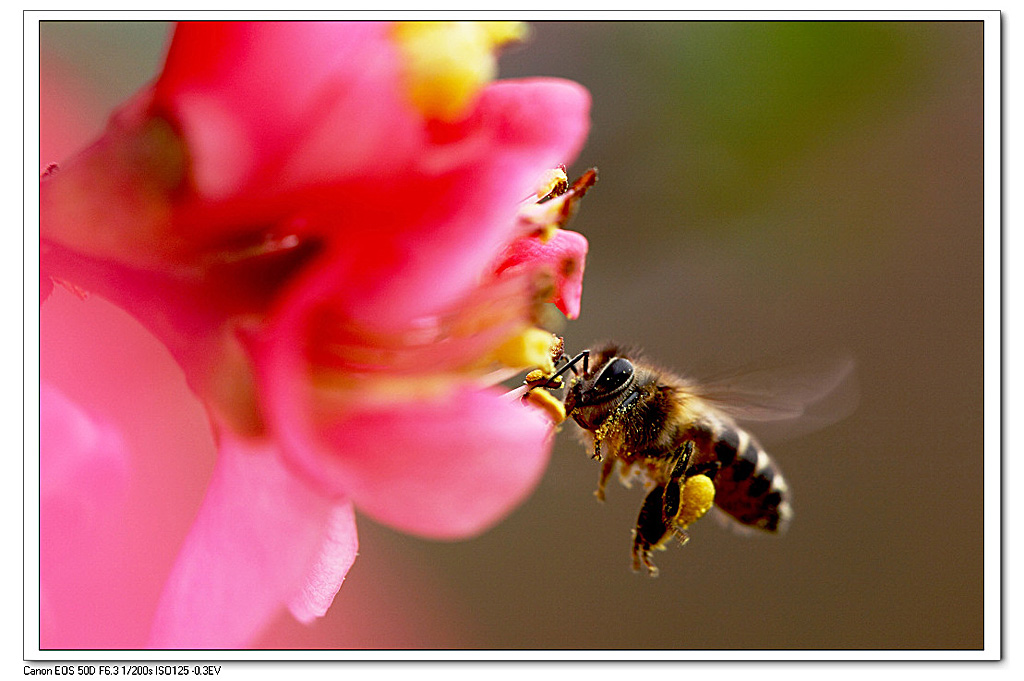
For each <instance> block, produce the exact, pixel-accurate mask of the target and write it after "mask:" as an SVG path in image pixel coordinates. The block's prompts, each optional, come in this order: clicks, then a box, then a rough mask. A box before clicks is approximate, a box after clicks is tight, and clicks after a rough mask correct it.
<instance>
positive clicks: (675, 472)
mask: <svg viewBox="0 0 1024 681" xmlns="http://www.w3.org/2000/svg"><path fill="white" fill-rule="evenodd" d="M692 457H693V441H692V440H688V441H687V442H685V443H684V444H683V446H682V447H680V448H679V449H677V450H676V451H675V452H674V453H673V454H672V458H673V459H674V460H675V463H674V464H673V465H672V473H671V474H670V475H669V478H670V479H671V480H679V479H680V478H682V477H683V476H684V475H686V470H687V469H688V468H689V467H690V459H691V458H692ZM686 477H689V476H688V475H686Z"/></svg>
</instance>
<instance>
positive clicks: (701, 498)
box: [676, 475, 715, 528]
mask: <svg viewBox="0 0 1024 681" xmlns="http://www.w3.org/2000/svg"><path fill="white" fill-rule="evenodd" d="M681 496H682V499H680V502H679V514H678V515H677V516H676V525H678V526H679V527H681V528H686V527H688V526H689V525H691V524H692V523H695V522H697V521H698V520H700V519H701V517H703V516H704V514H705V513H707V512H708V511H709V510H711V505H712V504H714V503H715V484H714V483H713V482H711V478H709V477H708V476H706V475H695V476H693V477H692V478H689V479H688V480H687V481H686V483H685V484H684V485H683V490H682V495H681Z"/></svg>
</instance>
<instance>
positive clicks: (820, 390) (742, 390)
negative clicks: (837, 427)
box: [694, 355, 858, 439]
mask: <svg viewBox="0 0 1024 681" xmlns="http://www.w3.org/2000/svg"><path fill="white" fill-rule="evenodd" d="M694 393H695V394H696V395H698V396H699V397H700V398H701V399H703V400H704V401H706V402H707V403H708V404H709V405H711V406H712V407H714V408H715V409H718V410H720V411H722V412H724V413H726V414H728V415H729V416H731V417H732V418H734V419H735V420H736V421H737V422H739V423H747V424H758V425H757V433H758V435H761V436H764V437H766V438H767V439H778V438H779V437H781V436H788V437H795V436H797V435H802V434H805V433H809V432H812V431H815V430H818V429H820V428H824V427H825V426H828V425H830V424H832V423H835V422H837V421H839V420H841V419H843V418H846V417H847V416H849V415H850V414H851V413H852V412H853V411H854V410H855V409H856V407H857V401H858V390H857V385H856V380H855V377H854V360H853V358H852V357H851V356H849V355H840V356H832V357H817V358H804V359H802V360H800V361H798V362H796V363H794V364H791V365H789V366H779V365H776V366H771V367H767V368H766V367H761V368H757V369H747V370H743V371H734V372H731V373H730V374H728V375H725V376H721V377H718V378H715V379H712V380H708V381H701V382H699V383H698V385H697V386H696V387H695V389H694Z"/></svg>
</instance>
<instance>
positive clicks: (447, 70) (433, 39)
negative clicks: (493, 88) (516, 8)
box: [392, 21, 527, 122]
mask: <svg viewBox="0 0 1024 681" xmlns="http://www.w3.org/2000/svg"><path fill="white" fill-rule="evenodd" d="M526 30H527V29H526V25H525V24H523V23H521V22H517V21H402V22H397V23H396V24H395V25H394V29H393V34H392V35H393V37H394V39H395V41H396V43H397V44H398V46H399V49H400V51H401V54H402V57H403V60H404V66H405V85H406V88H407V92H408V96H409V98H410V100H411V101H412V103H413V105H414V106H415V107H416V108H417V109H418V110H419V111H420V113H422V114H423V115H424V116H426V117H427V118H430V119H436V120H441V121H447V122H452V121H456V120H459V119H460V118H462V117H463V116H464V115H465V114H466V113H467V111H468V109H469V107H470V105H471V104H472V103H473V101H474V99H475V97H476V95H477V93H479V92H480V90H481V89H482V88H483V87H484V85H486V84H487V83H488V82H490V81H491V80H492V79H493V78H494V76H495V75H496V74H497V70H498V66H497V58H496V56H495V51H496V50H497V48H498V47H501V46H502V45H504V44H506V43H508V42H511V41H515V40H522V39H523V38H524V37H525V36H526Z"/></svg>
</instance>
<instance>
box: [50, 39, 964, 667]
mask: <svg viewBox="0 0 1024 681" xmlns="http://www.w3.org/2000/svg"><path fill="white" fill-rule="evenodd" d="M167 35H168V26H167V25H166V24H159V23H131V22H117V23H105V24H99V23H85V22H77V23H47V24H44V25H43V27H42V31H41V43H42V50H43V54H44V81H46V82H44V87H43V98H44V120H43V124H44V128H43V129H44V130H46V129H47V128H46V120H45V116H46V110H47V105H46V102H47V99H46V98H47V97H51V98H53V99H52V100H50V101H51V102H56V103H55V104H51V105H50V107H51V109H52V108H53V107H57V108H59V106H60V102H61V101H63V99H64V97H65V95H66V94H68V93H72V92H73V91H76V90H80V92H78V93H77V95H76V97H77V98H75V99H72V98H70V97H68V101H77V102H81V101H82V99H81V95H83V93H88V94H89V96H91V97H93V98H94V102H95V104H94V106H86V105H84V104H81V103H79V104H77V105H76V110H75V111H74V112H73V113H74V115H75V117H76V118H77V119H78V120H79V122H80V127H79V128H75V129H71V128H69V127H66V126H65V127H63V128H61V129H60V131H59V132H60V133H61V136H59V138H58V136H56V134H54V136H51V138H50V139H44V140H43V159H42V160H43V163H44V164H45V163H46V162H47V161H49V160H60V159H61V158H62V157H63V156H64V155H66V154H68V153H69V152H70V151H72V150H73V148H74V146H75V145H76V144H80V143H83V142H84V141H86V140H87V139H88V138H89V136H90V135H92V134H95V133H96V132H98V131H99V130H100V128H101V126H102V125H103V120H104V117H105V113H104V112H105V111H107V110H109V109H110V108H111V107H112V106H114V105H115V104H116V103H117V102H119V101H121V100H123V99H124V98H125V97H126V96H128V95H129V94H131V93H132V92H133V91H134V90H136V89H137V88H138V87H139V86H141V85H142V84H143V83H145V82H146V81H147V80H148V79H149V78H151V77H152V76H153V75H154V74H155V73H156V71H157V69H158V68H159V64H160V60H161V56H162V50H163V47H164V44H165V41H166V37H167ZM51 58H53V59H56V60H59V61H60V62H62V63H63V65H64V71H63V76H58V75H57V74H55V73H54V72H52V71H47V70H46V69H47V68H49V67H48V66H45V65H46V64H50V63H52V62H51ZM501 66H502V72H501V75H502V76H503V77H511V76H519V75H553V76H563V77H567V78H571V79H573V80H576V81H579V82H581V83H582V84H584V85H585V86H586V87H588V88H589V89H590V91H591V93H592V94H593V97H594V107H593V131H592V134H591V137H590V141H589V143H588V145H587V147H586V148H585V150H584V152H583V155H582V157H581V158H580V160H579V162H578V163H577V164H576V165H575V166H574V167H573V168H571V169H570V173H572V172H577V173H578V172H579V171H581V170H583V169H585V168H586V167H589V166H598V167H599V169H600V182H599V183H598V185H597V187H596V188H595V189H594V190H593V191H592V192H591V193H590V194H588V196H587V198H586V200H585V201H584V203H583V207H582V210H581V212H580V215H579V216H578V217H577V218H576V221H575V222H574V223H573V228H574V229H576V230H579V231H581V232H583V233H584V234H586V235H587V237H588V238H589V239H590V244H591V249H590V256H589V259H588V263H587V275H586V280H585V286H584V298H583V312H582V315H581V318H580V319H579V320H578V321H575V322H571V323H568V324H566V325H565V326H564V328H563V329H562V333H564V335H565V336H566V341H567V344H568V346H569V347H570V348H571V349H573V350H576V349H580V348H582V347H585V346H587V345H588V344H590V343H592V342H593V341H595V340H599V339H606V338H615V339H620V340H624V341H630V342H635V343H638V344H640V345H642V346H643V347H644V348H645V349H646V350H647V351H648V353H649V354H650V355H651V356H653V357H656V358H657V359H658V360H659V361H660V363H662V364H665V365H667V366H672V367H675V368H677V369H678V370H680V371H684V372H688V373H691V374H694V375H697V376H701V375H708V374H713V373H717V372H720V371H722V370H724V369H727V368H729V367H730V366H741V365H747V364H750V363H757V362H758V361H759V359H760V358H764V357H776V358H777V357H780V356H781V357H791V358H792V359H793V361H794V362H796V363H799V361H800V359H801V358H802V357H803V355H804V354H805V353H815V354H819V353H831V352H836V353H839V352H842V351H844V350H845V351H849V352H851V353H852V354H853V355H854V356H855V358H856V360H857V380H858V385H859V393H860V401H859V405H858V408H857V410H856V411H855V412H854V413H853V414H852V415H850V416H849V417H847V418H846V419H844V420H843V421H841V422H839V423H837V424H834V425H831V426H829V427H827V428H825V429H823V430H819V431H817V432H813V433H810V434H803V435H801V436H799V437H795V438H791V439H784V440H780V441H770V442H769V443H768V444H769V445H770V446H769V451H770V452H771V453H772V454H773V455H774V457H775V458H776V460H777V461H778V462H779V464H780V466H781V467H782V469H783V470H784V471H785V473H786V477H787V480H788V481H789V484H790V487H791V488H792V490H793V504H794V508H795V518H794V522H793V524H792V526H791V528H790V531H789V532H788V533H787V534H786V535H785V536H784V537H783V538H781V539H773V538H762V537H747V536H741V535H739V534H736V533H733V532H729V531H727V530H726V529H724V528H722V527H720V526H718V525H717V524H716V523H715V522H713V521H711V520H705V521H702V522H701V523H699V524H698V525H696V526H695V527H694V528H693V530H692V532H691V534H692V540H691V542H690V543H689V544H688V545H687V546H686V547H685V548H679V547H671V548H670V550H669V551H667V552H665V553H659V554H657V555H656V556H655V560H656V562H657V563H658V565H659V567H660V568H661V576H660V577H659V578H658V579H655V580H651V579H648V578H647V577H646V576H644V575H642V574H634V573H632V572H631V571H630V569H629V563H630V560H629V547H630V530H631V528H632V525H633V522H634V520H635V518H636V513H637V511H638V509H639V506H640V502H641V501H642V493H641V492H640V491H639V490H637V489H633V490H627V489H625V488H622V487H620V486H619V485H617V484H615V485H612V486H610V487H609V493H608V501H607V502H606V503H605V504H603V505H601V504H598V503H597V502H596V501H595V500H594V498H593V495H592V492H593V489H594V487H595V484H596V481H597V473H598V468H597V465H596V464H595V463H594V462H592V461H591V460H590V459H589V457H588V456H587V454H586V452H585V451H584V450H583V449H582V447H581V446H580V445H579V444H578V443H577V442H576V440H575V438H574V436H573V434H572V432H571V431H572V429H573V428H572V427H571V426H566V427H565V428H564V432H562V433H561V434H560V436H559V440H558V443H557V445H556V449H555V453H554V455H553V459H552V464H551V466H550V468H549V470H548V472H547V474H546V475H545V477H544V479H543V481H542V482H541V484H540V486H539V487H538V489H537V490H536V492H535V494H534V495H533V496H532V497H531V498H530V499H529V500H528V501H527V502H526V503H525V504H524V505H523V506H522V507H521V508H520V509H518V510H517V511H516V512H515V513H513V514H512V516H510V517H509V518H508V519H507V520H506V521H505V522H503V523H501V524H500V525H499V526H498V527H496V528H495V529H494V530H492V531H490V532H488V533H486V534H485V535H483V536H481V537H479V538H477V539H474V540H470V541H463V542H458V543H438V542H428V541H424V540H420V539H416V538H412V537H407V536H403V535H400V534H397V533H395V532H392V531H390V530H388V529H386V528H383V527H380V526H377V525H374V524H373V523H372V522H370V521H369V520H366V519H364V518H361V519H360V540H361V550H360V557H359V559H358V560H357V561H356V564H355V566H354V567H353V569H352V571H351V572H350V574H349V577H348V580H347V581H346V583H345V586H344V588H343V589H342V591H341V593H340V595H339V597H338V598H337V600H336V601H335V604H334V606H333V608H332V610H331V612H330V613H329V615H328V616H327V617H326V618H325V619H324V620H322V621H320V622H318V623H317V624H316V625H314V626H313V627H304V626H302V625H299V624H297V623H295V622H294V621H291V620H290V618H289V617H288V616H287V615H284V614H282V616H281V618H280V619H279V621H277V622H276V623H275V624H274V625H273V627H272V628H271V630H269V631H268V632H267V633H266V635H265V636H264V638H263V639H262V640H261V642H260V644H261V645H265V646H269V647H288V646H295V647H312V648H315V647H369V648H395V647H398V648H417V647H444V648H469V649H472V648H489V649H504V648H563V649H564V648H569V649H590V648H616V649H633V648H663V649H680V648H697V649H733V648H756V649H775V648H782V649H807V648H810V649H816V648H829V649H863V648H873V649H874V648H881V649H904V648H925V649H934V648H954V649H963V648H981V647H982V645H983V638H982V637H983V628H982V616H983V607H982V606H983V603H982V596H983V575H982V538H983V537H982V535H983V523H982V482H983V475H982V473H983V470H982V413H983V404H982V383H983V380H982V379H983V376H982V358H983V348H982V298H983V288H982V274H983V262H982V235H983V234H982V217H983V202H982V24H981V23H980V22H912V23H889V22H794V23H790V22H770V23H761V22H743V21H733V22H710V23H708V22H693V23H690V22H657V23H648V22H644V23H636V22H579V23H576V22H574V23H561V22H541V23H535V24H533V37H532V40H531V42H530V43H529V44H528V45H526V46H523V47H518V48H516V49H515V50H512V51H510V52H508V53H507V54H506V55H505V56H504V57H503V59H502V62H501ZM48 73H49V74H51V75H50V76H49V80H48V81H47V74H48ZM60 78H66V80H60ZM47 82H49V83H64V84H63V85H60V86H58V87H50V86H48V85H47ZM111 325H113V326H111ZM133 325H134V322H132V320H131V319H129V318H127V317H126V316H124V315H121V314H119V313H118V312H117V311H116V310H112V309H110V308H109V306H107V305H105V304H104V303H103V301H100V300H96V299H89V300H87V301H85V302H84V303H83V302H80V301H78V300H77V299H76V298H74V297H73V296H71V295H70V294H69V293H67V292H66V291H63V290H61V289H58V290H57V292H56V293H55V294H54V298H53V299H51V300H50V301H49V302H48V303H47V304H46V305H45V306H44V307H43V310H42V339H43V340H42V349H41V353H42V355H41V362H42V374H43V377H44V378H49V379H52V380H53V381H54V382H55V383H56V384H57V385H59V386H60V387H61V388H62V389H64V390H65V391H66V392H67V393H68V394H69V395H70V396H72V397H74V398H76V399H78V400H80V401H82V402H83V403H89V401H90V393H91V383H90V380H89V374H90V372H96V373H97V374H101V373H103V372H109V371H119V372H122V373H124V376H123V386H124V387H123V391H122V392H121V393H120V394H119V395H117V396H116V397H113V396H112V397H108V399H107V400H106V402H105V403H104V402H103V401H102V400H101V401H100V403H99V404H96V402H97V400H96V399H95V396H93V397H92V402H93V404H92V408H94V409H96V410H98V412H100V413H103V412H105V411H109V412H111V413H119V412H120V413H123V412H124V410H126V409H127V410H130V411H131V413H133V414H135V416H133V423H132V426H131V428H132V432H130V433H129V434H128V437H129V439H130V441H131V442H132V443H133V444H134V446H136V447H144V446H146V443H147V439H148V438H149V436H150V435H151V434H152V433H153V432H154V430H157V429H163V430H168V429H170V430H171V431H173V432H172V433H169V434H167V433H165V434H163V435H161V438H158V439H162V441H167V439H168V438H169V437H172V436H173V438H180V447H181V448H182V449H185V450H187V452H188V455H187V456H185V455H183V454H182V452H180V451H179V452H177V453H176V452H175V451H173V448H172V450H171V451H169V452H168V453H167V461H166V467H165V468H164V469H163V470H160V471H145V470H143V471H137V472H136V473H135V475H136V477H135V479H134V480H135V482H136V483H137V484H138V485H139V487H138V488H139V489H145V480H146V479H147V478H146V476H150V477H149V480H150V484H151V485H152V484H156V482H154V480H155V476H163V477H165V478H166V480H167V485H168V488H167V489H168V490H169V491H168V493H169V494H174V495H185V497H186V498H188V496H189V495H191V496H192V497H194V498H195V503H196V504H198V502H199V499H200V498H201V494H202V491H203V489H204V487H205V483H206V479H207V477H208V475H209V466H210V462H211V461H212V457H213V445H212V442H210V440H209V435H208V434H206V433H205V428H206V426H205V423H204V419H203V415H202V411H201V409H200V407H199V406H198V404H194V405H191V407H190V408H189V409H188V410H187V411H188V413H185V414H178V413H173V414H161V412H160V405H161V403H162V399H163V398H164V396H166V395H168V394H170V392H171V391H176V393H175V394H177V395H178V397H175V398H174V400H168V401H173V402H175V403H177V402H179V401H181V400H180V394H181V391H183V390H184V385H183V381H182V379H181V377H180V375H179V374H178V373H176V371H175V368H174V366H173V363H170V360H169V358H167V357H166V356H163V355H162V354H161V350H160V348H159V347H148V348H146V350H145V353H148V354H145V353H143V352H142V351H138V352H136V356H132V357H123V356H117V357H111V356H110V355H111V353H110V348H111V343H112V341H111V339H113V338H125V337H127V335H130V334H133V333H136V334H137V333H138V331H137V330H133V328H132V327H133ZM143 355H144V356H143ZM126 362H132V363H131V366H130V367H128V368H126V367H127V366H128V365H127V364H126ZM161 362H162V363H163V364H161ZM86 368H87V369H86ZM509 456H515V452H509ZM176 464H177V468H176ZM480 484H481V486H485V485H486V484H487V481H486V480H481V481H480ZM144 502H148V503H152V504H156V505H157V507H158V508H159V506H160V503H161V502H160V500H159V499H136V500H135V503H144ZM129 503H131V500H130V501H129ZM157 515H158V516H159V513H158V514H157ZM189 520H190V519H188V518H184V519H182V518H174V517H167V518H162V523H163V524H162V525H161V527H160V529H159V532H156V531H155V530H154V529H153V528H152V527H146V528H137V527H126V528H122V529H121V530H120V532H121V535H122V536H120V537H119V539H118V541H119V542H120V545H121V546H123V547H124V556H125V557H124V558H122V561H123V562H122V563H121V564H120V566H119V568H118V567H117V566H115V568H117V569H122V570H125V571H128V573H129V574H130V573H131V572H132V571H140V570H141V571H145V570H158V569H166V568H163V567H160V566H162V565H164V563H166V561H167V560H168V558H167V556H164V555H163V554H168V555H173V553H174V551H176V548H177V545H178V543H179V542H180V541H181V539H182V538H183V537H184V533H185V532H186V531H187V527H188V522H189ZM154 554H156V555H155V556H154ZM98 559H99V558H98ZM161 560H162V561H163V562H161ZM167 567H169V565H167ZM129 581H130V580H129ZM115 586H116V584H115V585H112V588H114V587H115ZM101 596H102V595H100V596H97V595H95V594H93V596H92V598H93V600H92V601H90V603H89V607H94V608H100V609H102V607H103V598H102V597H101ZM151 596H152V594H146V593H143V594H139V598H148V597H151ZM145 617H146V613H139V615H138V618H139V624H138V625H139V626H140V627H141V626H144V625H145Z"/></svg>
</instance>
